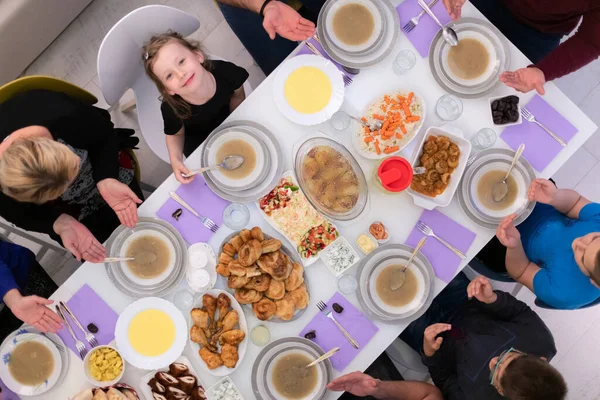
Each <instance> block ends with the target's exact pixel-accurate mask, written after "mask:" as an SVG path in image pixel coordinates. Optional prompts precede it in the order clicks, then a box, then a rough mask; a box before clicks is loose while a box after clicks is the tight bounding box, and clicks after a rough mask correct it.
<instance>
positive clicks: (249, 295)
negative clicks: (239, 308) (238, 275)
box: [235, 288, 263, 304]
mask: <svg viewBox="0 0 600 400" xmlns="http://www.w3.org/2000/svg"><path fill="white" fill-rule="evenodd" d="M262 297H263V295H262V293H260V292H258V291H256V290H254V289H245V288H241V289H238V290H236V291H235V299H236V300H237V301H238V302H239V303H240V304H251V303H256V302H257V301H259V300H260V299H262Z"/></svg>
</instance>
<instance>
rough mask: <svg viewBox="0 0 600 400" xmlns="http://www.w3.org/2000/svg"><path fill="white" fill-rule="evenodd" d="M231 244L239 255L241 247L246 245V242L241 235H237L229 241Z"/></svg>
mask: <svg viewBox="0 0 600 400" xmlns="http://www.w3.org/2000/svg"><path fill="white" fill-rule="evenodd" d="M229 244H230V245H231V246H232V247H233V249H234V250H235V252H236V253H237V252H238V251H239V250H240V247H242V246H243V245H244V241H243V240H242V237H241V236H240V235H235V236H234V237H232V238H231V240H229Z"/></svg>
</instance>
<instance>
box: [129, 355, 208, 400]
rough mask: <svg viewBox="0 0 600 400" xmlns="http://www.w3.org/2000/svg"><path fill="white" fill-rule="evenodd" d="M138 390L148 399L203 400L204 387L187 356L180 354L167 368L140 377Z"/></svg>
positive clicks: (204, 397)
mask: <svg viewBox="0 0 600 400" xmlns="http://www.w3.org/2000/svg"><path fill="white" fill-rule="evenodd" d="M140 390H141V392H142V394H143V395H144V397H145V398H146V399H149V400H170V399H188V400H204V399H206V395H205V394H204V391H205V388H204V385H203V384H202V382H200V378H199V376H198V374H197V373H196V371H195V370H194V367H193V366H192V364H191V363H190V360H188V359H187V357H184V356H181V357H179V358H178V359H177V360H176V361H175V362H174V363H172V364H171V365H169V368H168V369H163V370H157V371H152V372H150V373H149V374H147V375H145V376H144V377H142V379H141V381H140Z"/></svg>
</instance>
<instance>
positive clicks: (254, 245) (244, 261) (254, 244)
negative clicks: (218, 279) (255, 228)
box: [238, 239, 262, 267]
mask: <svg viewBox="0 0 600 400" xmlns="http://www.w3.org/2000/svg"><path fill="white" fill-rule="evenodd" d="M261 255H262V246H261V245H260V242H259V241H258V240H255V239H252V240H249V241H248V242H247V243H245V244H244V245H243V246H242V247H241V248H240V251H239V252H238V261H239V262H240V264H241V265H243V266H244V267H249V266H251V265H252V264H254V263H255V262H256V260H258V257H260V256H261Z"/></svg>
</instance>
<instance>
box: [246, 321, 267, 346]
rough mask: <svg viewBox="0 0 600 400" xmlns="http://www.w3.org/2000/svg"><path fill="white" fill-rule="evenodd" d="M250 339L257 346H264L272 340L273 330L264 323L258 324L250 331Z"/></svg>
mask: <svg viewBox="0 0 600 400" xmlns="http://www.w3.org/2000/svg"><path fill="white" fill-rule="evenodd" d="M250 341H251V342H252V343H254V344H255V345H256V346H264V345H266V344H267V343H269V342H270V341H271V332H270V331H269V328H267V327H266V326H264V325H257V326H255V327H254V329H252V331H251V332H250Z"/></svg>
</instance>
